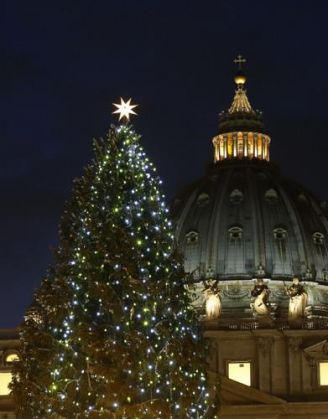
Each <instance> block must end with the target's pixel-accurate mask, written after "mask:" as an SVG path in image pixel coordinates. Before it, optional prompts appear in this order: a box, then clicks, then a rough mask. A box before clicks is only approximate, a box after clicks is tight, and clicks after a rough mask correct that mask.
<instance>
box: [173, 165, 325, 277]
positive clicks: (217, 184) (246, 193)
mask: <svg viewBox="0 0 328 419" xmlns="http://www.w3.org/2000/svg"><path fill="white" fill-rule="evenodd" d="M300 191H302V193H303V194H304V196H306V199H307V201H306V203H305V202H304V200H301V201H300V200H299V199H298V197H299V194H300ZM199 200H200V201H203V200H204V201H206V205H199ZM172 211H173V215H174V218H175V220H176V225H177V239H178V243H179V245H180V248H181V251H182V252H183V253H184V254H186V255H187V256H186V259H188V260H189V265H188V266H189V267H191V266H192V267H193V269H197V274H196V279H199V278H202V277H204V278H205V277H206V272H209V271H210V272H212V273H213V276H214V277H215V278H218V279H221V280H228V279H234V278H237V277H238V278H239V279H243V278H244V279H251V278H252V277H254V275H255V272H256V269H257V268H258V266H260V265H261V266H263V269H264V270H265V273H266V276H268V277H272V278H273V279H290V278H291V277H293V276H294V275H299V276H301V277H305V275H306V272H309V270H310V272H311V274H312V276H313V278H312V279H313V280H318V281H325V280H326V279H325V277H324V275H325V271H327V270H328V266H326V265H327V260H328V259H327V254H326V251H327V250H326V245H325V241H323V244H320V243H318V242H315V241H314V239H313V234H314V233H315V232H319V233H321V234H323V236H324V237H328V220H327V217H326V215H325V214H324V212H323V210H322V208H321V207H320V204H319V202H318V201H317V200H316V199H315V198H314V197H313V196H312V195H311V194H310V193H308V192H307V191H305V189H304V188H302V187H300V186H299V185H298V184H296V183H295V182H293V181H291V180H288V179H286V178H284V177H282V176H281V175H280V173H279V171H277V169H276V167H275V166H273V165H272V164H270V163H268V162H260V161H242V162H235V164H234V163H233V162H229V164H226V165H224V164H220V165H215V166H214V167H213V169H212V170H211V171H210V172H209V173H208V174H207V175H206V176H205V177H204V178H202V179H200V180H199V181H198V182H196V183H195V184H194V185H192V187H190V188H189V189H188V190H187V191H185V192H184V193H182V194H181V195H179V196H178V197H177V199H176V200H175V205H173V210H172ZM236 228H239V229H240V231H239V232H238V231H237V230H236V231H233V232H232V230H231V229H236ZM191 230H195V231H197V232H198V234H199V241H198V245H197V248H196V246H194V248H193V249H192V252H191V250H190V249H186V241H185V240H184V237H185V236H186V234H187V233H188V232H189V231H191ZM232 233H233V234H232ZM318 248H319V249H318ZM191 258H192V263H190V260H191ZM308 277H309V273H308Z"/></svg>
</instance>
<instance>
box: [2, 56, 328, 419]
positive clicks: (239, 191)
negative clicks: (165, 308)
mask: <svg viewBox="0 0 328 419" xmlns="http://www.w3.org/2000/svg"><path fill="white" fill-rule="evenodd" d="M236 61H237V64H238V65H239V70H238V72H237V74H236V76H235V79H234V80H235V85H236V86H235V93H234V97H233V100H232V104H231V106H230V107H229V108H228V109H227V110H226V111H224V112H222V113H221V114H220V116H219V126H218V132H217V134H216V135H215V136H214V138H213V140H212V142H213V155H214V162H213V164H212V166H211V167H210V168H209V169H208V171H207V173H205V175H204V176H203V177H202V178H201V179H199V180H197V181H195V182H193V183H192V184H190V185H189V186H187V187H186V188H185V189H184V190H183V191H182V192H181V193H180V194H178V195H177V196H176V197H175V198H174V200H173V202H172V216H173V219H174V222H175V225H176V237H177V242H178V245H179V247H180V251H181V253H182V254H183V255H184V257H185V271H186V272H187V274H188V284H189V285H188V287H189V288H190V292H191V294H192V295H193V304H194V306H195V308H196V309H197V311H198V312H199V316H200V319H201V323H202V326H203V330H204V334H205V336H206V337H207V338H208V342H209V357H208V368H209V377H210V379H211V380H213V383H216V382H219V383H220V388H219V393H220V400H221V401H220V407H219V409H220V411H219V418H220V419H230V418H231V419H232V418H234V419H246V418H255V419H299V418H303V419H320V418H322V419H323V418H326V419H328V248H327V246H328V207H326V204H325V203H324V202H320V201H319V200H318V199H317V198H316V197H315V196H313V194H312V193H311V192H310V191H308V190H306V188H304V187H303V186H302V185H300V184H298V183H297V182H295V181H293V180H290V179H287V178H286V177H284V176H283V174H282V173H281V172H280V170H279V167H278V166H277V164H276V163H275V162H272V161H271V156H270V144H271V138H270V136H269V134H268V132H267V130H266V127H265V125H264V122H263V117H262V113H261V112H259V111H257V110H255V109H254V108H253V107H252V105H251V103H250V101H249V99H248V96H247V92H246V88H245V86H246V81H247V80H246V76H245V74H244V73H243V71H242V68H241V65H242V63H243V61H244V60H243V59H242V58H241V57H239V58H238V59H237V60H236ZM273 141H274V139H273ZM18 356H19V341H18V335H17V332H16V331H15V330H0V419H5V418H6V419H11V418H14V414H13V404H12V400H11V397H10V395H9V390H8V383H9V382H10V378H11V375H10V367H11V365H12V362H14V361H15V359H17V357H18Z"/></svg>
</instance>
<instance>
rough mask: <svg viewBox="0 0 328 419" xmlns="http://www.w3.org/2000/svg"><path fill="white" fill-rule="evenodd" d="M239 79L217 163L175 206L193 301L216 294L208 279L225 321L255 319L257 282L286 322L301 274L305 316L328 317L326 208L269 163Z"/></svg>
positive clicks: (264, 138)
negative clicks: (293, 289) (253, 307)
mask: <svg viewBox="0 0 328 419" xmlns="http://www.w3.org/2000/svg"><path fill="white" fill-rule="evenodd" d="M238 81H240V80H239V78H238V77H236V78H235V82H236V84H237V87H236V92H235V96H234V98H233V102H232V105H231V106H230V108H229V109H228V110H227V111H224V112H222V113H221V114H220V117H219V130H218V132H219V133H218V135H216V136H215V137H214V138H213V145H214V164H213V165H212V166H211V167H210V168H209V169H208V171H207V173H206V174H205V176H204V177H202V178H201V179H199V180H198V181H196V182H194V183H193V184H191V185H190V186H189V187H187V188H186V189H185V190H184V191H182V192H181V193H180V194H178V195H177V196H176V197H175V199H174V200H173V202H172V214H173V218H174V219H175V223H176V237H177V242H178V245H179V249H180V252H181V254H183V255H184V266H185V271H186V272H187V273H188V279H189V282H193V283H194V284H195V287H196V294H197V295H198V297H197V298H198V300H197V299H196V301H197V302H196V304H198V306H199V308H200V309H201V308H202V307H203V308H204V298H205V297H204V292H203V291H204V286H205V289H207V290H208V289H210V291H211V293H212V294H213V292H214V291H213V286H211V287H212V288H211V287H210V288H209V285H208V280H211V281H212V285H213V281H215V287H216V289H217V294H218V293H219V292H220V296H221V302H222V308H223V310H222V318H224V317H230V318H236V317H238V318H249V319H251V318H253V317H254V310H253V311H252V310H251V309H250V305H251V304H250V303H251V290H252V288H253V287H254V286H255V285H254V281H255V280H257V281H260V282H259V283H260V284H262V285H261V286H265V287H266V288H267V289H270V291H268V295H269V294H270V299H271V309H272V310H275V316H278V317H280V318H286V316H287V314H286V313H287V311H288V301H289V294H288V292H287V291H286V290H287V288H288V286H289V285H290V284H291V283H292V280H293V278H294V277H298V278H299V279H300V280H301V281H302V287H303V286H304V287H305V288H306V295H307V300H306V301H307V307H306V310H305V309H304V310H305V311H306V315H307V317H308V318H312V319H313V318H320V319H322V318H328V287H326V285H328V253H327V245H328V217H327V215H328V212H327V209H326V207H325V205H324V204H323V203H320V201H319V200H318V199H317V198H316V197H315V196H313V194H312V193H311V192H309V191H308V190H306V188H304V187H303V186H302V185H300V184H298V183H297V182H296V181H294V180H291V179H288V178H286V177H285V176H283V175H282V173H281V172H280V170H279V168H278V166H276V165H275V164H273V163H272V162H270V155H269V147H270V142H271V139H270V137H269V136H268V134H267V133H266V130H265V128H264V124H263V119H262V114H261V113H260V112H259V111H254V110H253V109H252V107H251V105H250V103H249V100H248V97H247V94H246V90H245V82H246V77H245V79H243V83H240V82H239V83H238ZM261 281H262V282H261ZM263 281H264V282H263ZM294 282H295V281H294ZM296 283H297V281H296V282H295V284H296ZM286 284H287V285H286ZM219 288H220V289H219ZM205 294H206V293H205ZM252 295H253V294H252ZM304 310H303V312H304V313H303V314H304V315H305V311H304ZM218 312H219V310H218ZM259 312H260V310H258V313H259ZM220 313H221V311H220ZM258 313H255V314H258ZM278 317H277V318H278ZM325 325H326V326H327V324H325Z"/></svg>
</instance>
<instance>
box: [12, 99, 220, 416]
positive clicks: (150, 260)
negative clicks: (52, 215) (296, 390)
mask: <svg viewBox="0 0 328 419" xmlns="http://www.w3.org/2000/svg"><path fill="white" fill-rule="evenodd" d="M122 105H125V106H130V102H127V103H124V102H121V105H117V107H118V111H121V113H120V117H122V116H123V114H122V109H123V108H120V106H122ZM132 109H133V107H132V106H130V111H129V110H128V111H127V110H126V108H125V112H127V113H126V115H125V117H126V119H127V120H128V117H129V113H131V110H132ZM123 111H124V109H123ZM132 112H133V111H132ZM94 151H95V158H94V160H93V161H92V163H91V164H90V165H89V166H88V167H87V168H86V169H85V173H84V176H83V177H82V178H81V179H79V180H77V181H76V182H75V185H74V189H73V194H72V198H71V199H70V201H69V202H68V204H67V205H66V209H65V212H64V215H63V218H62V220H61V223H60V245H59V247H58V250H57V252H56V263H55V264H54V267H53V268H52V269H51V270H50V272H49V274H48V275H47V277H46V279H45V280H44V281H43V283H42V285H41V287H40V289H39V290H38V291H37V293H36V295H35V302H34V304H33V306H32V307H31V308H30V309H29V310H28V312H27V313H26V317H25V322H24V324H23V326H22V332H21V340H22V361H21V362H20V363H18V365H17V367H16V375H15V380H14V396H15V400H16V403H17V409H18V417H19V418H24V419H28V418H33V419H37V418H47V417H57V418H69V419H71V418H113V419H114V418H116V419H119V418H122V419H123V418H152V419H154V418H202V417H205V416H206V415H208V414H209V413H208V412H209V396H208V393H207V388H206V376H205V372H204V371H205V367H206V365H205V360H204V342H203V341H202V339H201V337H200V331H199V330H198V326H197V319H196V316H195V313H194V311H193V309H192V308H191V306H190V301H189V297H188V293H187V291H186V289H185V287H184V282H183V279H184V278H183V270H182V268H181V265H180V263H179V262H178V261H177V258H176V256H175V255H174V253H175V251H174V239H173V233H172V226H171V223H170V221H169V220H168V210H167V208H166V205H165V203H164V200H163V195H162V192H161V190H160V183H161V182H160V180H159V179H158V177H157V174H156V169H155V168H154V166H153V165H152V163H151V162H150V161H149V159H148V158H147V157H146V155H145V153H144V151H143V149H142V147H141V146H140V144H139V136H138V135H137V134H136V133H135V131H134V130H133V128H132V127H131V126H129V125H121V126H119V127H113V126H112V127H111V129H110V131H109V133H108V135H107V137H106V138H105V139H102V140H100V141H96V142H95V144H94ZM210 417H211V418H213V417H214V415H212V414H211V416H210Z"/></svg>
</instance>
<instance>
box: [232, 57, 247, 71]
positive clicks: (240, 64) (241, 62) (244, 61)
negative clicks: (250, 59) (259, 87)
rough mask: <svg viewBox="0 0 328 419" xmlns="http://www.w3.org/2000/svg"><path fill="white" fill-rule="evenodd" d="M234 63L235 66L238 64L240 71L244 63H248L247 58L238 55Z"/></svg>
mask: <svg viewBox="0 0 328 419" xmlns="http://www.w3.org/2000/svg"><path fill="white" fill-rule="evenodd" d="M233 62H234V63H235V64H238V70H241V69H242V65H243V64H244V63H246V58H244V57H243V56H242V55H240V54H239V55H237V58H235V59H234V60H233Z"/></svg>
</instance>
